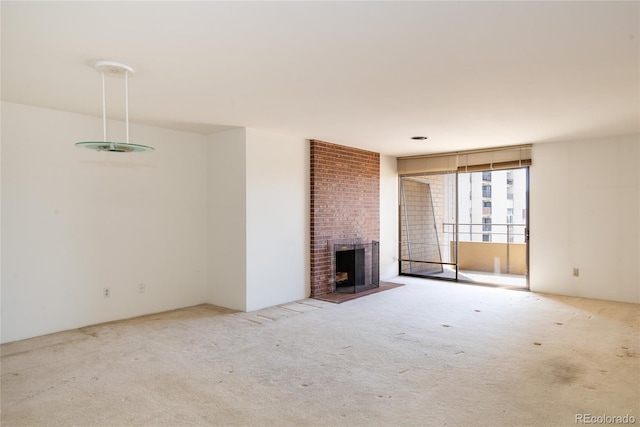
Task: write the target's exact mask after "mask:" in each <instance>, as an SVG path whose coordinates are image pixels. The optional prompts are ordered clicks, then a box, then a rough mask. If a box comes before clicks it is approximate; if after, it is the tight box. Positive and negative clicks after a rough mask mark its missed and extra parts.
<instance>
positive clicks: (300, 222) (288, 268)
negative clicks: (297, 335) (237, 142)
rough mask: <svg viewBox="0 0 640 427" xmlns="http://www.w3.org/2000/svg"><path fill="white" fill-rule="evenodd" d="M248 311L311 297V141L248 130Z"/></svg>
mask: <svg viewBox="0 0 640 427" xmlns="http://www.w3.org/2000/svg"><path fill="white" fill-rule="evenodd" d="M246 146H247V150H246V154H247V158H246V171H247V175H246V183H247V188H246V195H247V197H246V232H247V254H246V260H247V261H246V262H247V305H246V309H247V311H253V310H258V309H260V308H264V307H269V306H273V305H276V304H281V303H285V302H290V301H295V300H300V299H303V298H307V297H308V296H309V293H310V284H309V256H310V255H309V251H310V249H309V142H308V141H307V140H305V139H301V138H294V137H290V136H285V135H280V134H276V133H271V132H266V131H262V130H256V129H247V144H246Z"/></svg>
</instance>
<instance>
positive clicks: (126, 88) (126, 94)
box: [124, 70, 129, 144]
mask: <svg viewBox="0 0 640 427" xmlns="http://www.w3.org/2000/svg"><path fill="white" fill-rule="evenodd" d="M124 122H125V124H126V129H127V140H126V142H127V144H128V143H129V72H128V71H127V70H125V72H124Z"/></svg>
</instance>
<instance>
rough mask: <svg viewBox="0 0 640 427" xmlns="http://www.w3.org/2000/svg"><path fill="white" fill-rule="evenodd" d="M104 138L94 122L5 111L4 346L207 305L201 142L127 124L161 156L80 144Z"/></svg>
mask: <svg viewBox="0 0 640 427" xmlns="http://www.w3.org/2000/svg"><path fill="white" fill-rule="evenodd" d="M115 126H117V127H119V128H122V127H123V124H122V123H110V129H113V128H114V127H115ZM114 132H115V131H114ZM116 133H117V132H116ZM101 137H102V122H101V120H100V119H99V118H95V117H89V116H82V115H77V114H71V113H64V112H59V111H53V110H47V109H42V108H36V107H29V106H24V105H18V104H11V103H3V104H2V217H1V218H2V249H3V250H2V289H1V293H2V341H3V342H8V341H13V340H17V339H21V338H26V337H31V336H36V335H42V334H46V333H49V332H54V331H60V330H65V329H70V328H75V327H80V326H85V325H90V324H95V323H100V322H104V321H110V320H115V319H121V318H128V317H132V316H137V315H142V314H147V313H153V312H159V311H164V310H168V309H174V308H179V307H185V306H190V305H194V304H198V303H202V302H203V301H205V299H206V278H207V267H206V265H207V257H206V252H207V236H206V233H203V232H202V230H206V227H207V203H206V195H207V172H206V171H207V160H206V159H207V157H206V154H207V144H206V138H205V137H203V136H201V135H197V134H191V133H186V132H178V131H172V130H165V129H158V128H153V127H146V126H136V125H132V126H131V139H132V141H133V142H137V143H140V144H145V145H152V146H154V147H156V151H154V152H151V153H136V154H131V153H129V154H122V153H104V152H102V153H99V152H95V151H91V150H87V149H84V148H78V147H74V145H73V144H74V143H75V142H77V141H86V140H100V139H101ZM140 283H144V284H145V286H146V290H145V292H144V293H139V292H138V285H139V284H140ZM105 287H109V288H110V289H111V297H109V298H104V297H103V288H105Z"/></svg>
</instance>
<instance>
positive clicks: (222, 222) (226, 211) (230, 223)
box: [207, 129, 247, 311]
mask: <svg viewBox="0 0 640 427" xmlns="http://www.w3.org/2000/svg"><path fill="white" fill-rule="evenodd" d="M208 140H209V141H208V142H209V151H208V196H207V200H208V204H209V218H208V227H209V230H208V245H209V255H208V260H207V261H208V263H207V264H208V271H209V273H208V276H209V278H208V299H207V301H208V302H209V303H211V304H214V305H219V306H222V307H227V308H232V309H234V310H241V311H246V306H247V292H246V282H247V276H246V271H247V262H246V252H247V235H246V225H245V224H246V130H245V129H233V130H229V131H225V132H220V133H216V134H213V135H210V136H209V138H208Z"/></svg>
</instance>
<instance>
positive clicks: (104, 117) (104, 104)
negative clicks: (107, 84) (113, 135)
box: [100, 71, 107, 141]
mask: <svg viewBox="0 0 640 427" xmlns="http://www.w3.org/2000/svg"><path fill="white" fill-rule="evenodd" d="M100 74H101V75H102V135H103V137H102V139H103V140H104V141H106V140H107V95H106V91H105V89H104V71H101V72H100Z"/></svg>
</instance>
